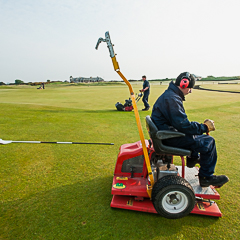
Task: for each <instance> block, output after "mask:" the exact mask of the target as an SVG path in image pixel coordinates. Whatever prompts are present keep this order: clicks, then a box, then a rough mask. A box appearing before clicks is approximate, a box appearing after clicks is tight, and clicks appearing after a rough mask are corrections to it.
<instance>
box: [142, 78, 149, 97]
mask: <svg viewBox="0 0 240 240" xmlns="http://www.w3.org/2000/svg"><path fill="white" fill-rule="evenodd" d="M146 87H148V89H147V90H146V91H145V92H144V95H145V94H149V93H150V84H149V81H148V80H145V81H144V82H143V89H144V88H146Z"/></svg>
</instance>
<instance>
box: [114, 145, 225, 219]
mask: <svg viewBox="0 0 240 240" xmlns="http://www.w3.org/2000/svg"><path fill="white" fill-rule="evenodd" d="M145 143H146V146H147V150H148V154H149V159H150V163H151V168H152V173H153V177H154V182H155V183H156V182H161V179H165V178H166V177H167V176H173V177H174V176H176V177H178V178H184V179H185V180H186V181H187V182H188V183H190V185H191V187H192V189H193V191H194V194H195V199H194V201H195V202H194V204H195V206H194V208H193V210H192V211H191V213H194V214H201V215H209V216H214V217H221V216H222V214H221V211H220V210H219V208H218V206H217V204H216V203H215V202H214V201H212V200H210V199H214V200H218V199H220V195H219V194H218V192H217V191H216V190H215V189H214V187H212V186H210V187H207V188H202V187H201V186H200V185H199V182H198V177H197V176H196V175H197V174H198V168H197V167H194V168H188V167H186V166H185V163H184V161H182V166H175V165H174V164H173V156H166V155H162V156H161V155H156V153H155V150H154V148H153V147H151V146H150V142H149V141H148V140H145ZM164 159H165V160H166V159H168V161H167V162H169V159H171V160H170V161H171V164H170V165H168V167H167V163H166V162H165V163H164ZM185 180H184V181H185ZM149 184H150V182H149V177H148V171H147V167H146V163H145V159H144V154H143V149H142V144H141V141H138V142H136V143H131V144H124V145H122V146H121V147H120V150H119V154H118V157H117V162H116V166H115V170H114V177H113V183H112V191H111V193H112V195H113V198H112V201H111V207H113V208H122V209H128V210H135V211H142V212H150V213H156V214H157V213H158V212H157V210H156V208H155V206H154V204H153V202H152V199H150V197H149V195H148V193H147V186H148V185H149ZM165 217H166V216H165ZM167 217H168V216H167ZM169 218H171V217H169Z"/></svg>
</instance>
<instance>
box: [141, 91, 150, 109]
mask: <svg viewBox="0 0 240 240" xmlns="http://www.w3.org/2000/svg"><path fill="white" fill-rule="evenodd" d="M148 96H149V92H144V94H143V98H142V101H143V103H144V106H145V108H149V104H148Z"/></svg>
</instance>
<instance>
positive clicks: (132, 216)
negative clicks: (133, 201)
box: [0, 177, 218, 239]
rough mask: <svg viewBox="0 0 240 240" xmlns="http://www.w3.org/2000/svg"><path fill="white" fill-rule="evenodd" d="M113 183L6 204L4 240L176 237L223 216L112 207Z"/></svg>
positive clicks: (99, 181)
mask: <svg viewBox="0 0 240 240" xmlns="http://www.w3.org/2000/svg"><path fill="white" fill-rule="evenodd" d="M111 183H112V177H102V178H95V179H93V180H91V181H88V182H77V183H74V184H72V185H65V186H62V187H58V188H54V189H51V190H48V191H46V192H40V193H38V194H35V195H33V196H29V197H27V198H24V199H20V200H16V201H11V202H10V201H9V202H5V203H2V204H1V210H0V216H1V218H0V229H1V232H0V239H146V236H147V238H148V239H152V238H156V237H162V238H164V239H165V238H169V239H171V238H172V237H174V236H175V237H176V236H178V234H180V232H182V231H184V232H186V231H187V230H188V229H194V228H195V227H197V228H206V227H208V226H210V225H212V224H214V223H216V221H218V219H217V218H211V217H203V216H197V215H189V216H187V217H185V218H183V219H177V220H169V219H165V218H162V217H160V216H159V215H155V214H149V213H142V212H134V211H128V210H121V209H111V208H110V202H111V198H112V196H111ZM188 231H189V232H191V230H188ZM173 235H174V236H173ZM180 235H181V234H180Z"/></svg>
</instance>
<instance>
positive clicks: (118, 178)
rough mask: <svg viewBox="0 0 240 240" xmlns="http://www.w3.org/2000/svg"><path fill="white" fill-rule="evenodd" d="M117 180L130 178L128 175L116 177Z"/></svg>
mask: <svg viewBox="0 0 240 240" xmlns="http://www.w3.org/2000/svg"><path fill="white" fill-rule="evenodd" d="M116 180H128V177H116Z"/></svg>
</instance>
